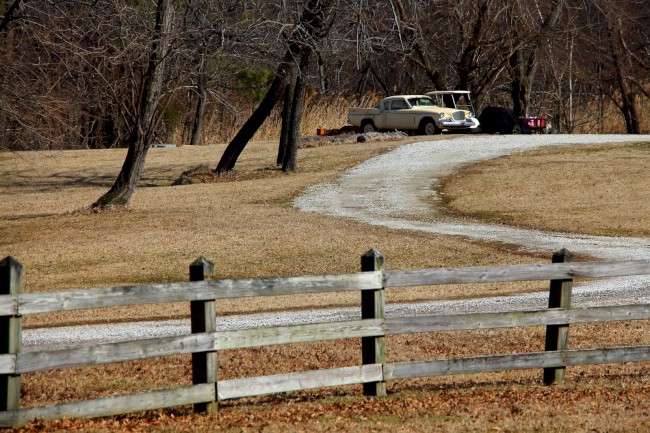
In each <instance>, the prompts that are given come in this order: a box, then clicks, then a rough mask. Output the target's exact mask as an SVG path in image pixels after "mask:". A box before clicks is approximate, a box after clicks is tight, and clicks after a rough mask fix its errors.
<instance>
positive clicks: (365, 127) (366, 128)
mask: <svg viewBox="0 0 650 433" xmlns="http://www.w3.org/2000/svg"><path fill="white" fill-rule="evenodd" d="M376 130H377V129H376V128H375V124H374V123H372V120H366V121H364V122H362V123H361V132H363V133H364V134H366V133H368V132H375V131H376Z"/></svg>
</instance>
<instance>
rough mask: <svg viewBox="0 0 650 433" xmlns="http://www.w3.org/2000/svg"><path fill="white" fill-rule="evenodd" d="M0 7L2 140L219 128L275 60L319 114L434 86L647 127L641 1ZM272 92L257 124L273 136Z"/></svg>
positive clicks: (109, 141)
mask: <svg viewBox="0 0 650 433" xmlns="http://www.w3.org/2000/svg"><path fill="white" fill-rule="evenodd" d="M0 12H1V13H2V20H1V21H0V149H11V150H25V149H88V148H112V147H128V146H129V145H130V143H131V142H132V141H133V140H134V135H137V132H138V131H140V133H142V131H144V132H145V133H148V134H149V135H150V137H148V139H149V140H150V141H156V142H163V143H167V142H171V143H175V144H177V145H184V144H202V143H214V142H227V141H229V140H231V139H232V138H233V137H234V136H235V134H236V133H237V131H238V130H239V129H240V128H241V126H242V125H243V124H244V122H245V121H246V120H247V119H249V117H250V115H251V114H252V113H253V110H254V109H255V108H257V107H258V106H259V105H260V102H262V101H263V99H264V96H265V95H267V91H268V89H269V88H270V87H271V86H272V83H273V80H274V78H276V77H277V76H279V75H281V74H285V75H290V74H288V73H285V70H283V69H282V67H283V65H284V66H286V65H290V66H291V67H293V66H294V65H295V66H296V67H295V68H293V69H292V71H293V73H294V80H295V76H296V74H297V75H298V76H299V77H301V79H302V81H303V84H302V86H303V87H302V90H303V93H302V94H303V95H304V97H305V101H304V107H305V108H304V113H305V114H308V113H317V117H318V119H319V121H320V123H321V124H320V125H319V126H323V127H340V126H342V124H341V123H344V122H345V116H346V114H347V107H348V106H349V105H356V104H359V105H369V104H371V103H372V102H374V101H375V100H376V99H378V98H380V97H383V96H386V95H390V94H397V93H423V92H425V91H430V90H435V89H468V90H471V91H472V92H473V95H474V97H475V102H476V105H477V107H476V108H477V111H479V113H480V110H481V109H482V108H483V107H485V106H487V105H499V106H504V107H508V108H513V109H514V111H515V112H516V113H517V114H521V115H538V114H541V115H544V116H546V117H547V118H549V119H550V120H551V122H552V124H553V126H554V128H555V130H556V131H558V132H562V133H564V132H567V133H571V132H593V133H604V132H628V133H640V132H642V131H643V130H645V131H647V130H648V127H649V125H647V124H643V121H642V120H641V119H643V118H644V116H645V117H647V113H645V112H646V111H647V110H648V99H650V92H649V87H648V86H649V85H650V73H649V68H650V60H649V59H650V3H649V2H647V1H646V0H550V1H549V0H547V1H543V0H520V1H512V0H453V1H452V0H372V1H370V0H303V1H300V0H271V1H268V0H265V1H262V0H218V1H214V0H130V1H126V0H80V1H70V0H13V1H12V0H0ZM309 13H311V16H310V15H309ZM152 53H157V55H156V56H152V55H151V54H152ZM305 53H306V55H305ZM161 65H164V68H156V66H161ZM148 82H149V87H147V83H148ZM294 82H295V81H294ZM285 83H286V80H285ZM152 84H153V87H152ZM281 90H286V85H285V87H283V88H282V89H281ZM298 90H300V87H298ZM285 93H286V92H280V93H278V95H276V96H275V99H276V100H277V101H281V100H282V99H281V98H282V96H283V95H285ZM147 104H149V105H147ZM282 105H283V104H276V105H274V106H275V109H274V110H273V111H272V112H271V115H270V117H269V118H268V119H267V122H266V123H265V124H264V125H265V126H264V127H262V128H261V129H259V130H257V135H256V138H277V137H278V136H279V133H280V121H279V120H278V119H280V118H281V112H280V107H281V106H282ZM285 105H286V104H285ZM148 106H149V107H152V108H147V107H148ZM146 110H149V111H150V112H149V113H148V115H147V116H148V117H147V116H144V117H143V112H145V111H146ZM299 114H301V113H299ZM477 114H478V113H477ZM328 122H329V124H327V123H328ZM298 125H299V126H300V123H298ZM312 128H313V125H311V124H308V125H307V129H305V130H303V131H302V133H303V134H305V133H310V134H313V132H314V131H313V129H312ZM298 133H301V132H300V129H299V132H298Z"/></svg>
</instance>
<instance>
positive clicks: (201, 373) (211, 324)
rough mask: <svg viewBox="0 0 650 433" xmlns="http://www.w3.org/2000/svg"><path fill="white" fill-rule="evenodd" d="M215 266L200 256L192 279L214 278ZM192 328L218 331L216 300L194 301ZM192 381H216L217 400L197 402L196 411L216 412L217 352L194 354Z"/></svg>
mask: <svg viewBox="0 0 650 433" xmlns="http://www.w3.org/2000/svg"><path fill="white" fill-rule="evenodd" d="M214 275H215V266H214V264H213V263H212V262H210V261H208V260H206V259H205V258H204V257H199V258H198V259H196V260H195V261H194V262H193V263H192V264H191V265H190V281H203V280H209V279H211V278H213V277H214ZM190 310H191V329H192V333H193V334H197V333H203V332H216V330H217V307H216V302H215V301H192V302H191V303H190ZM192 383H193V384H195V385H197V384H200V383H214V387H215V389H214V393H215V394H214V395H215V401H212V402H207V403H197V404H195V405H194V411H195V412H207V413H216V412H217V407H218V401H217V397H216V396H217V352H201V353H193V354H192Z"/></svg>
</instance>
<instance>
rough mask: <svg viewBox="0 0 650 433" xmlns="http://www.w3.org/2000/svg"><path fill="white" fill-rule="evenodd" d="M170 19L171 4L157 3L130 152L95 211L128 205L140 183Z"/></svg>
mask: <svg viewBox="0 0 650 433" xmlns="http://www.w3.org/2000/svg"><path fill="white" fill-rule="evenodd" d="M172 16H173V14H172V3H171V0H158V2H157V5H156V26H155V32H154V39H155V40H154V42H153V44H152V46H151V51H150V54H149V66H148V68H147V71H146V72H145V76H144V84H143V88H142V92H141V95H140V100H139V103H138V111H137V113H136V118H135V119H133V120H134V125H133V129H132V132H131V134H130V135H129V137H128V138H127V140H128V143H129V150H128V152H127V154H126V159H125V160H124V164H123V165H122V169H121V171H120V173H119V175H118V176H117V179H116V180H115V183H114V184H113V186H112V187H111V189H110V190H109V191H108V192H107V193H106V194H104V195H103V196H101V197H100V198H99V199H98V200H97V201H96V202H95V203H93V205H92V207H93V208H94V209H105V208H112V207H115V206H126V205H128V204H129V201H130V200H131V196H132V195H133V191H135V187H136V185H137V184H138V181H139V180H140V176H141V175H142V170H143V169H144V161H145V158H146V156H147V151H148V150H149V146H150V144H151V142H152V140H153V133H154V130H155V126H156V123H157V122H156V120H157V118H158V103H159V100H160V96H161V87H162V81H163V73H164V69H165V53H166V51H167V49H168V35H169V31H170V29H171V22H172Z"/></svg>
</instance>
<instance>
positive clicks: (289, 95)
mask: <svg viewBox="0 0 650 433" xmlns="http://www.w3.org/2000/svg"><path fill="white" fill-rule="evenodd" d="M297 79H298V68H297V67H295V66H294V67H293V68H291V72H290V73H289V76H288V77H287V83H286V85H285V87H284V103H283V105H282V129H281V131H280V144H279V146H278V157H277V159H276V164H277V165H279V166H281V165H282V164H283V163H284V156H285V155H286V153H287V147H288V145H289V134H290V126H291V122H290V119H291V111H292V108H293V95H294V93H295V91H296V80H297Z"/></svg>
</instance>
